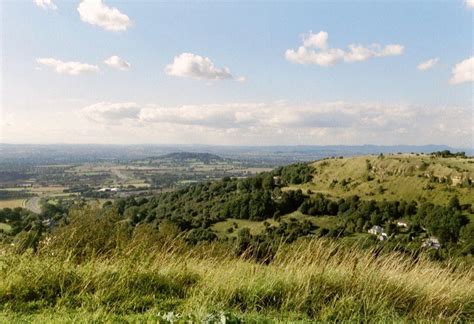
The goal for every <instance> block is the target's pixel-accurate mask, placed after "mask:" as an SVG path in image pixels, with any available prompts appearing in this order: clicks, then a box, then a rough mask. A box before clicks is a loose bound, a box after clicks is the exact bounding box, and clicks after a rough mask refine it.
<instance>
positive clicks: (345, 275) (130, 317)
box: [0, 235, 474, 322]
mask: <svg viewBox="0 0 474 324" xmlns="http://www.w3.org/2000/svg"><path fill="white" fill-rule="evenodd" d="M63 252H64V253H61V252H60V251H58V250H57V249H56V248H49V247H47V246H46V247H43V248H42V250H41V251H40V253H39V254H37V255H33V254H28V253H26V254H23V255H16V254H13V253H12V252H11V251H8V250H4V251H3V255H2V256H1V257H0V276H1V277H2V280H1V281H0V305H1V306H0V307H1V317H2V318H3V320H5V321H8V322H10V321H21V320H27V321H48V322H50V321H53V322H54V321H58V320H65V321H91V320H98V321H108V320H109V321H115V320H121V321H134V320H143V321H158V320H160V319H161V320H162V321H163V322H165V321H164V320H163V318H164V317H160V316H158V314H159V313H162V314H163V313H166V312H173V314H178V313H179V314H184V315H185V316H187V317H188V318H190V319H192V320H196V321H197V320H202V319H206V318H208V319H209V318H211V317H212V316H213V314H217V315H215V318H216V319H218V318H219V316H221V315H219V314H220V313H219V312H222V311H224V312H227V313H226V314H227V315H225V316H227V317H228V319H232V318H233V319H234V320H236V319H242V320H247V321H263V320H265V319H266V320H269V321H287V320H295V321H296V320H301V321H310V320H322V321H329V320H331V321H333V320H353V321H363V320H364V321H394V320H396V321H397V320H420V321H421V320H428V321H455V320H461V321H467V322H469V321H472V320H474V313H473V310H474V288H473V279H474V272H473V270H472V269H456V268H455V267H454V266H447V267H442V266H441V265H439V264H436V263H432V262H430V261H427V260H424V259H420V260H418V261H416V262H415V261H413V260H410V259H409V258H407V257H404V256H401V255H398V254H395V253H389V254H384V255H378V256H377V252H376V251H374V250H364V251H362V250H358V249H354V248H348V247H344V246H342V245H341V244H340V243H338V242H336V241H330V240H323V239H313V240H300V241H298V242H296V243H294V244H292V245H282V246H281V247H280V249H279V251H278V253H277V255H276V257H275V258H274V260H273V261H272V262H271V263H270V264H268V265H264V264H260V263H255V262H252V261H248V260H246V259H245V258H244V257H235V256H234V255H233V253H232V251H229V249H228V246H226V245H225V244H223V243H213V244H206V245H201V246H197V247H194V248H188V247H187V246H186V245H185V244H184V243H182V242H181V241H180V240H179V239H175V240H173V241H172V242H171V241H167V242H165V241H162V243H160V244H150V241H149V240H148V238H147V236H146V235H142V236H140V237H136V238H135V239H133V240H131V241H130V242H128V243H127V244H125V245H122V246H121V247H120V248H118V247H116V248H114V250H110V252H109V253H105V254H102V255H100V256H99V255H97V254H96V253H94V252H92V251H91V252H90V253H89V254H87V255H83V256H82V257H81V259H80V260H79V259H78V258H75V256H74V255H72V254H70V253H69V254H68V253H67V251H63ZM53 253H54V254H55V255H52V254H53Z"/></svg>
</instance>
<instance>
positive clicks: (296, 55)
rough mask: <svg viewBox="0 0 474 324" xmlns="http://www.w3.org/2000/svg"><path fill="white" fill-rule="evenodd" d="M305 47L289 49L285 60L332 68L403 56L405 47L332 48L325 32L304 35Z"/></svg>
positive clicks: (359, 46) (356, 46)
mask: <svg viewBox="0 0 474 324" xmlns="http://www.w3.org/2000/svg"><path fill="white" fill-rule="evenodd" d="M302 38H303V45H302V46H300V47H298V48H297V49H296V50H295V49H287V50H286V52H285V58H286V59H287V60H288V61H290V62H293V63H297V64H316V65H320V66H332V65H335V64H336V63H340V62H346V63H352V62H361V61H366V60H368V59H370V58H373V57H385V56H396V55H402V54H403V51H404V47H403V46H402V45H399V44H389V45H385V46H381V45H380V44H377V43H374V44H371V45H368V46H364V45H360V44H349V46H348V50H343V49H340V48H331V47H330V46H329V44H328V38H329V35H328V33H327V32H325V31H320V32H319V33H317V34H314V33H313V32H309V33H308V34H304V35H303V37H302Z"/></svg>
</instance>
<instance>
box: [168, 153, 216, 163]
mask: <svg viewBox="0 0 474 324" xmlns="http://www.w3.org/2000/svg"><path fill="white" fill-rule="evenodd" d="M159 158H160V159H170V160H177V161H187V160H197V161H200V162H203V163H209V162H211V161H223V160H224V159H223V158H222V157H220V156H218V155H216V154H211V153H194V152H173V153H169V154H165V155H161V156H160V157H159Z"/></svg>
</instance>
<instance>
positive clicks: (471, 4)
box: [464, 0, 474, 9]
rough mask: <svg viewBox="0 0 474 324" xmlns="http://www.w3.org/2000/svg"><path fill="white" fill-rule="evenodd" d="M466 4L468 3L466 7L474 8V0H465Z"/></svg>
mask: <svg viewBox="0 0 474 324" xmlns="http://www.w3.org/2000/svg"><path fill="white" fill-rule="evenodd" d="M464 4H465V5H466V7H468V8H471V9H472V8H474V0H465V1H464Z"/></svg>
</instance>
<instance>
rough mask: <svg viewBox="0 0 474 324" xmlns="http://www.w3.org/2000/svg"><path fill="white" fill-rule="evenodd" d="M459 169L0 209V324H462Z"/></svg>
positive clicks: (399, 163) (325, 176)
mask: <svg viewBox="0 0 474 324" xmlns="http://www.w3.org/2000/svg"><path fill="white" fill-rule="evenodd" d="M472 166H473V159H469V158H460V157H459V158H455V157H443V158H442V157H439V156H436V157H431V156H421V155H393V156H380V157H377V156H366V157H357V158H349V159H343V158H340V159H339V158H337V159H326V160H323V161H318V162H315V163H312V164H311V165H308V164H295V165H290V166H286V167H281V168H278V169H276V170H274V171H272V172H266V173H262V174H259V175H257V176H255V177H251V178H246V179H235V178H228V177H227V178H224V179H222V180H220V181H214V182H208V183H199V184H195V185H192V186H189V187H186V188H183V189H181V190H178V191H174V192H168V193H163V194H159V195H156V196H153V197H148V198H147V197H128V198H124V199H117V200H115V201H113V202H111V201H109V202H107V203H104V204H103V205H100V206H99V205H97V206H92V205H91V204H87V203H80V202H79V203H77V204H75V205H72V206H63V205H61V204H47V205H45V206H44V208H43V209H44V210H43V212H42V213H41V214H33V213H31V212H29V211H27V210H24V209H21V208H19V209H14V210H12V209H4V210H0V222H1V223H2V224H8V225H9V226H10V228H9V230H8V231H7V232H6V231H3V233H2V232H0V234H1V235H0V238H1V244H0V278H2V280H0V322H24V321H31V322H58V323H59V322H90V321H94V322H112V321H122V322H137V321H141V322H160V323H172V322H173V319H176V317H177V316H179V318H180V319H179V321H177V322H179V323H185V322H186V321H188V320H189V321H192V322H202V321H204V322H207V323H220V322H222V319H223V318H225V319H226V320H227V321H228V322H230V323H240V322H283V323H286V322H295V321H296V322H297V321H299V322H314V321H351V322H366V321H374V322H409V321H424V322H432V321H441V322H456V321H460V322H473V321H474V313H473V309H474V303H473V301H474V288H473V287H474V283H473V280H474V273H473V269H474V268H473V266H472V265H473V264H474V259H473V258H472V256H473V254H474V223H473V221H472V219H473V218H472V216H473V215H472V214H473V212H472V206H470V204H471V203H473V198H474V197H473V195H472V189H471V187H472V181H471V180H472V174H473V172H472ZM299 189H302V190H299ZM456 197H458V198H459V199H458V198H456ZM401 220H403V222H405V224H404V225H403V226H402V225H399V222H400V221H401ZM51 224H52V225H51ZM374 228H379V229H380V231H383V232H384V233H383V234H384V235H385V236H383V235H382V233H381V232H379V233H375V234H369V233H368V230H369V229H370V230H371V231H372V230H373V229H374ZM381 236H382V237H381ZM434 237H436V242H437V243H436V244H437V245H436V246H435V245H433V244H431V243H430V244H429V245H426V242H433V241H432V240H433V239H434ZM174 322H175V323H176V321H174Z"/></svg>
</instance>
